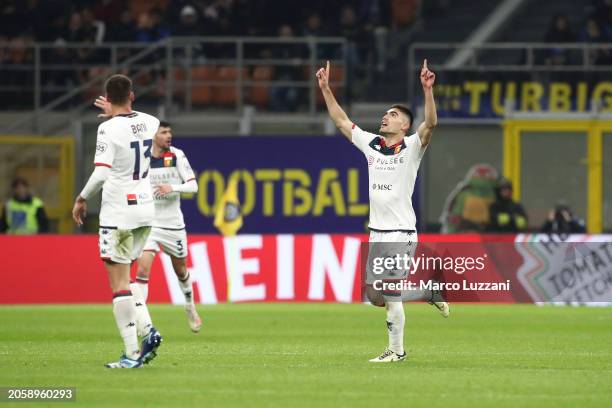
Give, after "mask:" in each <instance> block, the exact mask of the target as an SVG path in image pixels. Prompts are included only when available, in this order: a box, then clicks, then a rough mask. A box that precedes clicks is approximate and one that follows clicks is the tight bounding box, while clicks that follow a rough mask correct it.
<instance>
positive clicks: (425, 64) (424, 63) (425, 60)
mask: <svg viewBox="0 0 612 408" xmlns="http://www.w3.org/2000/svg"><path fill="white" fill-rule="evenodd" d="M423 68H425V69H427V58H425V59H424V60H423Z"/></svg>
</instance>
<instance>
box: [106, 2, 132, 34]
mask: <svg viewBox="0 0 612 408" xmlns="http://www.w3.org/2000/svg"><path fill="white" fill-rule="evenodd" d="M134 26H135V24H134V21H133V20H132V13H131V12H130V10H127V9H124V10H123V11H122V12H121V14H120V15H119V20H118V21H116V22H114V23H112V24H111V26H110V27H109V29H108V30H107V31H106V41H108V42H129V41H134V40H135V39H136V31H135V29H134Z"/></svg>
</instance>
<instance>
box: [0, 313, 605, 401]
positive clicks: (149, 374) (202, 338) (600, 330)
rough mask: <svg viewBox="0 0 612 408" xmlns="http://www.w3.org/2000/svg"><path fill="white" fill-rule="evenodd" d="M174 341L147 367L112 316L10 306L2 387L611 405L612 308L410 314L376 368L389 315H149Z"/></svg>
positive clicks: (120, 395) (111, 397) (237, 397)
mask: <svg viewBox="0 0 612 408" xmlns="http://www.w3.org/2000/svg"><path fill="white" fill-rule="evenodd" d="M150 310H151V314H152V316H153V320H154V322H155V324H156V326H157V327H158V328H159V330H160V331H161V333H162V334H163V335H164V343H163V344H162V346H161V347H160V349H159V356H158V358H157V359H156V360H155V361H153V362H152V363H151V364H150V365H149V366H146V367H145V368H144V369H140V370H109V369H105V368H104V367H103V364H104V363H106V362H108V361H111V360H114V359H116V358H117V357H119V355H120V353H121V342H120V339H119V336H118V334H117V330H116V327H115V323H114V320H113V318H112V313H111V306H110V305H106V306H83V305H75V306H33V307H13V306H4V307H0V386H4V387H7V386H39V387H42V386H72V387H76V388H77V401H76V402H67V403H59V404H58V403H49V404H44V403H40V402H37V403H32V404H25V403H17V404H9V403H0V408H2V407H4V406H7V407H8V406H17V407H25V406H34V407H41V406H52V407H58V406H80V407H98V406H99V407H107V406H111V407H123V406H131V407H153V406H159V407H190V406H194V407H264V406H266V407H270V406H278V407H368V408H375V407H389V406H393V407H400V406H401V407H403V406H407V407H419V406H423V407H438V406H446V407H457V406H460V407H461V406H465V407H479V406H494V407H523V406H534V407H559V406H572V407H575V406H592V407H598V408H601V407H603V406H610V404H611V403H612V308H571V307H537V306H532V305H452V309H451V316H450V318H449V319H447V320H446V319H444V318H442V317H441V316H440V315H439V314H438V313H437V310H435V309H434V308H433V307H431V306H429V305H426V304H410V305H406V337H405V343H406V346H407V351H408V359H407V360H406V361H404V362H401V363H395V364H389V365H374V364H372V363H368V359H369V358H371V357H374V356H375V355H377V354H378V353H380V352H382V350H383V349H384V348H385V346H386V344H387V334H386V326H385V321H384V316H385V313H384V311H383V310H382V309H379V308H375V307H372V306H367V305H360V304H354V305H338V304H239V305H235V304H234V305H220V306H210V307H201V308H200V309H199V310H200V312H201V314H202V317H203V319H204V326H203V329H202V332H201V333H199V334H193V333H191V332H190V331H189V330H188V326H187V321H186V319H185V315H184V312H183V310H182V308H181V307H176V306H159V305H155V306H151V307H150Z"/></svg>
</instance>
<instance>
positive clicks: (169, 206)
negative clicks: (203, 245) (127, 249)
mask: <svg viewBox="0 0 612 408" xmlns="http://www.w3.org/2000/svg"><path fill="white" fill-rule="evenodd" d="M149 177H151V184H152V185H153V186H156V185H159V184H170V185H178V184H183V183H186V182H188V181H191V180H195V174H194V173H193V170H192V169H191V165H189V161H188V160H187V156H185V153H183V151H182V150H181V149H177V148H176V147H170V150H169V151H167V152H165V153H163V154H162V156H161V157H151V171H150V175H149ZM153 226H154V227H158V228H165V229H182V228H185V221H184V219H183V213H182V211H181V193H179V192H176V191H173V192H172V193H169V194H167V195H166V196H164V197H157V196H156V197H155V220H154V222H153Z"/></svg>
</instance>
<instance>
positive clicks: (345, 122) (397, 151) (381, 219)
mask: <svg viewBox="0 0 612 408" xmlns="http://www.w3.org/2000/svg"><path fill="white" fill-rule="evenodd" d="M329 72H330V70H329V61H328V62H327V66H326V67H325V68H321V69H319V70H318V71H317V73H316V76H317V79H318V81H319V87H320V88H321V91H322V93H323V97H324V99H325V104H326V105H327V110H328V112H329V115H330V116H331V118H332V120H333V121H334V123H335V124H336V126H337V127H338V129H340V131H341V132H342V134H344V135H345V136H346V137H347V138H348V139H349V140H350V141H351V142H352V143H353V144H354V145H355V146H356V147H357V148H358V149H359V150H361V151H362V152H363V153H364V154H365V156H366V158H367V160H368V176H369V183H368V184H369V187H370V192H369V193H370V222H369V229H370V240H369V241H370V243H394V244H391V245H393V248H394V250H395V251H396V252H397V253H398V254H400V251H402V252H404V253H408V254H410V255H413V254H414V251H415V249H416V244H417V242H418V241H417V233H416V216H415V214H414V210H413V208H412V192H413V189H414V184H415V181H416V177H417V171H418V168H419V164H420V162H421V159H422V158H423V155H424V154H425V149H426V148H427V146H428V145H429V142H430V140H431V135H432V133H433V130H434V128H435V127H436V125H437V115H436V106H435V102H434V98H433V84H434V81H435V78H436V76H435V74H434V73H433V72H432V71H430V70H429V69H428V67H427V60H425V61H423V67H422V69H421V85H422V86H423V93H424V94H425V121H424V122H423V123H421V124H420V125H419V127H418V130H417V132H416V133H414V134H412V135H410V136H407V134H408V131H409V130H410V127H411V126H412V120H413V115H412V112H411V111H410V110H409V109H408V108H407V107H405V106H403V105H393V106H391V107H390V108H389V110H387V112H385V114H384V115H383V117H382V120H381V123H380V130H379V132H380V136H379V135H376V134H373V133H368V132H365V131H363V130H361V129H360V128H359V127H358V126H356V125H355V124H354V123H353V122H352V121H351V120H350V119H349V118H348V116H347V115H346V113H345V112H344V111H343V110H342V108H341V107H340V105H338V102H337V101H336V99H335V97H334V95H333V93H332V91H331V89H330V86H329V77H330V74H329ZM398 244H399V246H398ZM398 248H399V249H398ZM366 283H367V286H366V295H367V297H368V299H369V300H370V302H371V303H372V304H374V305H376V306H381V307H383V306H385V307H386V309H387V329H388V334H389V346H388V348H387V349H386V350H385V351H384V352H383V353H382V354H381V355H380V356H378V357H375V358H373V359H371V360H370V361H371V362H393V361H401V360H404V359H405V358H406V352H405V351H404V321H405V317H404V307H403V303H402V300H408V299H407V298H406V297H402V293H401V292H397V293H388V292H387V293H384V292H382V291H378V290H374V288H373V285H371V282H366ZM417 295H418V298H420V299H423V300H427V301H429V303H431V304H433V305H434V306H436V308H438V310H439V311H440V313H441V314H442V315H443V316H444V317H447V316H448V313H449V308H448V304H447V303H446V302H444V299H442V297H441V296H440V293H439V292H438V291H431V290H430V291H421V292H420V293H418V294H417ZM411 300H412V299H411Z"/></svg>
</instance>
